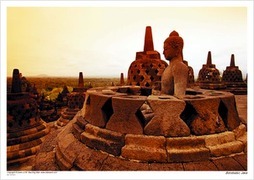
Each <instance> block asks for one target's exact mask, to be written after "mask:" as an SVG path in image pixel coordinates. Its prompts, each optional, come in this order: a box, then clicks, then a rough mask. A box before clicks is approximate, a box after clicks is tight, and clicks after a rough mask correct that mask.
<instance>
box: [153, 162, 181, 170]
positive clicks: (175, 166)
mask: <svg viewBox="0 0 254 180" xmlns="http://www.w3.org/2000/svg"><path fill="white" fill-rule="evenodd" d="M183 170H184V168H183V165H182V163H150V164H149V171H183Z"/></svg>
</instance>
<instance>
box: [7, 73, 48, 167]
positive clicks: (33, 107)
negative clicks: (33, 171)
mask: <svg viewBox="0 0 254 180" xmlns="http://www.w3.org/2000/svg"><path fill="white" fill-rule="evenodd" d="M6 123H7V148H6V150H7V152H6V154H7V166H9V165H12V164H17V165H18V164H21V163H23V162H25V161H28V160H29V159H30V158H31V157H33V156H34V155H35V154H36V153H37V151H38V150H39V149H40V145H41V143H42V142H43V141H44V140H45V136H46V135H47V134H48V133H49V132H50V128H49V127H48V126H47V124H46V123H45V122H44V121H43V120H42V119H41V118H40V116H39V111H38V105H37V102H36V100H35V99H33V98H32V97H31V96H30V95H29V93H25V92H22V88H21V78H20V73H19V70H18V69H14V70H13V77H12V88H11V93H7V120H6Z"/></svg>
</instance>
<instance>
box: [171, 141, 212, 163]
mask: <svg viewBox="0 0 254 180" xmlns="http://www.w3.org/2000/svg"><path fill="white" fill-rule="evenodd" d="M167 154H168V162H190V161H203V160H208V159H209V157H210V153H209V149H208V148H206V147H205V139H204V138H203V137H196V136H193V137H179V138H167Z"/></svg>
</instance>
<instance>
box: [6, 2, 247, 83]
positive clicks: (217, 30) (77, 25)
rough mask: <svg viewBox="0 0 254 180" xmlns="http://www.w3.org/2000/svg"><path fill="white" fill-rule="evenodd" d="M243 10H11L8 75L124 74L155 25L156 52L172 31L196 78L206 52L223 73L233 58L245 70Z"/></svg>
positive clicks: (228, 8) (245, 21)
mask: <svg viewBox="0 0 254 180" xmlns="http://www.w3.org/2000/svg"><path fill="white" fill-rule="evenodd" d="M247 13H248V12H247V8H246V7H224V6H223V7H209V6H208V7H170V6H168V7H100V6H98V7H87V6H84V7H82V6H79V7H8V8H7V75H8V76H11V74H12V71H13V69H14V68H18V69H20V72H22V74H23V75H25V76H36V75H39V74H47V75H50V76H78V73H79V72H83V74H84V76H85V77H88V76H97V77H98V76H99V77H108V76H110V77H111V76H114V77H120V73H121V72H123V73H124V74H125V76H127V71H128V68H129V65H130V63H131V62H132V61H133V60H134V59H135V54H136V52H137V51H142V50H143V43H144V34H145V27H146V26H148V25H149V26H152V32H153V40H154V48H155V50H157V51H159V52H160V53H161V58H162V59H165V58H164V56H163V54H162V51H163V49H162V48H163V41H164V40H165V39H166V38H167V36H168V35H169V33H170V32H171V31H173V30H176V31H178V33H179V34H180V36H182V38H183V39H184V43H185V45H184V50H183V52H184V59H186V60H187V61H188V62H189V65H190V66H192V67H193V69H194V73H195V74H196V76H195V77H196V78H197V74H198V71H199V70H200V69H201V68H202V65H203V64H205V63H206V58H207V53H208V51H211V52H212V61H213V63H214V64H216V67H217V68H218V69H219V70H220V72H221V73H222V71H223V70H225V69H226V66H229V64H230V56H231V54H235V64H236V65H237V66H239V68H240V70H242V72H243V76H244V78H245V76H246V73H247V48H248V47H247V46H248V44H247V41H248V36H247V28H248V21H247Z"/></svg>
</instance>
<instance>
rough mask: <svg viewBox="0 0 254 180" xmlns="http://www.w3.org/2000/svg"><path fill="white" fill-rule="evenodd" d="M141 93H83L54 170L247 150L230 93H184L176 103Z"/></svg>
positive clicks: (207, 156)
mask: <svg viewBox="0 0 254 180" xmlns="http://www.w3.org/2000/svg"><path fill="white" fill-rule="evenodd" d="M140 92H142V90H141V88H140V87H138V86H135V87H133V86H124V87H122V86H121V87H107V88H97V89H91V90H89V91H87V96H86V100H85V103H84V107H83V108H82V109H81V111H79V112H78V113H77V115H76V116H75V117H74V118H73V120H71V121H70V122H69V123H68V124H67V126H66V127H65V128H64V130H63V131H62V132H61V133H60V134H59V135H58V140H57V145H56V163H57V164H58V166H59V168H60V169H61V170H71V169H74V170H75V169H78V170H89V167H88V166H89V164H90V165H91V163H102V161H103V157H102V156H105V157H104V158H106V157H109V156H110V157H112V158H116V159H118V160H124V161H126V162H135V163H163V164H164V163H178V162H179V163H180V162H196V161H206V160H210V159H213V158H216V157H224V156H228V155H234V154H237V153H243V152H246V151H247V132H246V131H247V128H246V125H244V124H243V123H242V122H241V120H240V118H239V116H238V112H237V109H236V105H235V98H234V95H233V94H231V93H228V92H221V91H208V90H197V91H195V90H191V89H189V90H187V93H186V97H185V98H184V99H183V100H179V99H176V98H175V97H173V96H168V95H167V96H158V95H157V96H155V95H149V96H141V95H140V94H141V93H140ZM144 107H145V108H144ZM147 110H148V111H149V116H147V114H146V113H145V112H148V111H147ZM148 117H149V118H148ZM98 154H100V156H97V155H98ZM96 158H97V159H96ZM92 167H95V165H93V166H92ZM100 168H101V167H100ZM100 168H99V166H98V169H97V170H99V169H100ZM115 169H117V168H115ZM119 169H121V168H120V167H119ZM94 170H96V169H94Z"/></svg>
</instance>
